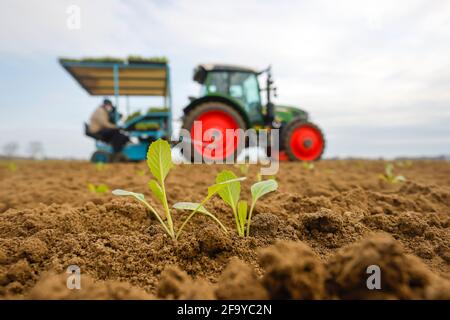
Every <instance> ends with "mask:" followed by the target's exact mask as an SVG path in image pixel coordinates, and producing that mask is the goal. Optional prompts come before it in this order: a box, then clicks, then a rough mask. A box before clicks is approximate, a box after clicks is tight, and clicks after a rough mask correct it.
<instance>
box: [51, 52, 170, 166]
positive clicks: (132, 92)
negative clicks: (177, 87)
mask: <svg viewBox="0 0 450 320" xmlns="http://www.w3.org/2000/svg"><path fill="white" fill-rule="evenodd" d="M59 62H60V64H61V65H62V66H63V67H64V69H66V70H67V71H68V72H69V73H70V74H71V75H72V76H73V78H74V79H75V80H76V81H77V82H78V83H79V84H80V85H81V87H82V88H84V89H85V90H86V91H87V92H88V93H89V94H90V95H94V96H110V95H114V97H115V105H116V107H117V108H116V109H118V107H119V97H120V96H159V97H163V98H164V106H165V108H167V111H157V112H147V113H144V114H141V115H139V116H137V117H135V118H132V119H131V120H129V121H127V122H125V123H124V124H122V125H120V128H121V129H122V130H123V131H126V133H127V134H128V136H130V137H136V138H137V140H138V141H139V142H138V143H131V142H130V143H128V144H127V145H126V146H125V147H124V149H123V151H122V153H123V155H124V156H125V157H126V158H127V160H129V161H141V160H145V159H146V156H147V150H148V147H149V145H150V143H151V142H153V141H155V140H157V139H160V138H163V139H170V137H171V135H172V96H171V88H170V68H169V65H168V63H153V62H152V63H150V62H145V63H126V62H97V61H95V62H93V61H82V60H80V61H77V60H71V59H60V60H59ZM119 118H120V116H119V113H118V112H116V114H115V115H114V120H115V121H114V122H115V123H116V124H118V123H119V120H120V119H119ZM142 124H144V129H142ZM148 124H150V125H151V127H152V128H151V129H145V125H148ZM139 125H141V129H139ZM136 126H137V128H136ZM92 137H93V138H94V139H95V138H96V137H95V136H92ZM95 147H96V151H95V152H94V153H93V155H92V157H91V161H93V162H109V161H111V155H112V151H113V150H112V147H111V146H110V145H109V144H107V143H105V142H103V141H101V140H99V139H96V140H95Z"/></svg>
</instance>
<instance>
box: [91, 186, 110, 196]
mask: <svg viewBox="0 0 450 320" xmlns="http://www.w3.org/2000/svg"><path fill="white" fill-rule="evenodd" d="M87 187H88V190H89V191H90V192H92V193H98V194H104V193H107V192H109V188H108V186H107V185H106V184H98V185H95V184H93V183H88V185H87Z"/></svg>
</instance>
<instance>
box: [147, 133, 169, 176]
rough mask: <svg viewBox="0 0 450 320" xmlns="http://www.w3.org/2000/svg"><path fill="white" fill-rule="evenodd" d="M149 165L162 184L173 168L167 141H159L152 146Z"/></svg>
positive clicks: (148, 157) (148, 158)
mask: <svg viewBox="0 0 450 320" xmlns="http://www.w3.org/2000/svg"><path fill="white" fill-rule="evenodd" d="M147 164H148V167H149V168H150V171H151V173H152V174H153V176H154V177H155V178H156V180H158V182H159V183H161V184H162V183H163V181H164V179H165V178H166V177H167V174H168V173H169V171H170V169H171V168H172V167H173V163H172V154H171V151H170V145H169V143H168V142H167V141H165V140H161V139H158V140H157V141H155V142H153V143H152V144H151V145H150V148H148V152H147Z"/></svg>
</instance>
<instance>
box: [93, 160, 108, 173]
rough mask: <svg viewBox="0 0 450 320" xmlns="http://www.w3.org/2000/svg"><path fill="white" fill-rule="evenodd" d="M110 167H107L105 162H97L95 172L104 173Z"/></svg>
mask: <svg viewBox="0 0 450 320" xmlns="http://www.w3.org/2000/svg"><path fill="white" fill-rule="evenodd" d="M107 168H108V167H107V165H106V163H104V162H96V163H95V170H97V171H103V170H106V169H107Z"/></svg>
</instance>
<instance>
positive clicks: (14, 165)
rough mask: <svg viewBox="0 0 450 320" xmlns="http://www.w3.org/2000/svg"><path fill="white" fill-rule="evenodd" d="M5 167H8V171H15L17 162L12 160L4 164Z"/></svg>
mask: <svg viewBox="0 0 450 320" xmlns="http://www.w3.org/2000/svg"><path fill="white" fill-rule="evenodd" d="M6 168H7V169H8V171H10V172H16V171H17V164H15V163H14V162H10V163H8V164H7V165H6Z"/></svg>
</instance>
